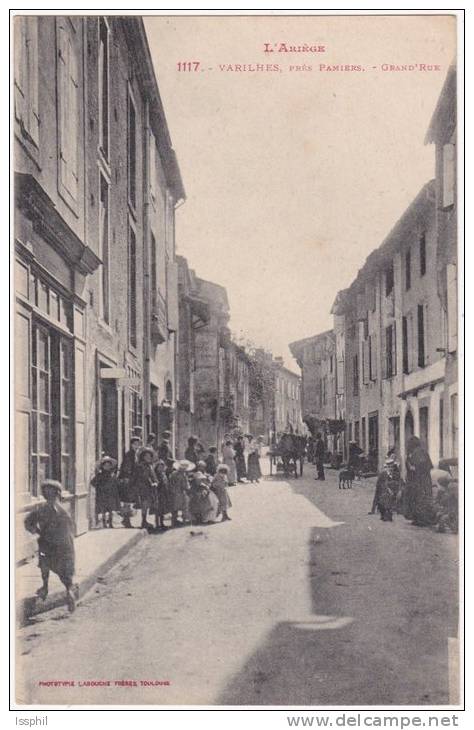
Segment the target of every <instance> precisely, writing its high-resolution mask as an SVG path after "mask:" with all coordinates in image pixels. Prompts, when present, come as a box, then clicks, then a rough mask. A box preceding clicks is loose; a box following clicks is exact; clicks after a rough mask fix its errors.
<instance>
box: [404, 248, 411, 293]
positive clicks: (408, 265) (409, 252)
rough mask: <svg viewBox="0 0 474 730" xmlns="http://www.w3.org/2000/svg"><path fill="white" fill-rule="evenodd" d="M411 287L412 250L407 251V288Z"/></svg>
mask: <svg viewBox="0 0 474 730" xmlns="http://www.w3.org/2000/svg"><path fill="white" fill-rule="evenodd" d="M410 288H411V251H410V250H408V251H407V252H406V253H405V289H406V291H408V290H409V289H410Z"/></svg>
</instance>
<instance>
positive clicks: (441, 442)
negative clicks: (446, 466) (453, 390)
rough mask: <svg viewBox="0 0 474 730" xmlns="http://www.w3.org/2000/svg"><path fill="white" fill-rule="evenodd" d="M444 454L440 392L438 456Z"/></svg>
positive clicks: (442, 411) (442, 407)
mask: <svg viewBox="0 0 474 730" xmlns="http://www.w3.org/2000/svg"><path fill="white" fill-rule="evenodd" d="M443 455H444V398H443V395H442V394H441V396H440V399H439V457H440V459H442V458H443Z"/></svg>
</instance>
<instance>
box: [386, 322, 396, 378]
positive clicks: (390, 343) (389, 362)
mask: <svg viewBox="0 0 474 730" xmlns="http://www.w3.org/2000/svg"><path fill="white" fill-rule="evenodd" d="M396 346H397V338H396V332H395V323H393V324H391V325H389V326H388V327H386V328H385V377H386V378H392V377H393V376H394V375H396V373H397V350H396Z"/></svg>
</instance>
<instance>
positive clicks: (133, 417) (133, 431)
mask: <svg viewBox="0 0 474 730" xmlns="http://www.w3.org/2000/svg"><path fill="white" fill-rule="evenodd" d="M142 420H143V419H142V399H141V398H140V393H139V392H138V390H135V389H133V388H131V389H130V392H129V414H128V422H129V435H130V438H131V437H132V436H136V435H137V434H140V433H141V431H140V429H141V428H142Z"/></svg>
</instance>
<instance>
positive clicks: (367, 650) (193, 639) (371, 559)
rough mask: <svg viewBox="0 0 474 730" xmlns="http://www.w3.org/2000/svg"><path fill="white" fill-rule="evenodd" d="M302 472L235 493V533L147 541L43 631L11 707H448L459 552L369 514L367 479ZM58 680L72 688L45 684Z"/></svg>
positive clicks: (41, 623) (43, 622)
mask: <svg viewBox="0 0 474 730" xmlns="http://www.w3.org/2000/svg"><path fill="white" fill-rule="evenodd" d="M305 472H306V473H305V476H304V478H303V479H299V480H298V481H295V480H293V479H292V480H290V481H284V480H283V479H282V477H281V476H278V477H275V476H274V477H266V478H265V479H264V480H263V481H262V482H261V483H260V484H241V485H238V486H237V487H233V488H231V489H230V490H229V492H230V494H231V499H232V502H233V508H232V510H231V511H230V514H231V517H232V521H231V522H227V523H225V524H218V525H213V526H208V527H202V528H201V527H192V528H184V529H179V530H169V531H168V532H167V533H165V534H164V535H157V536H154V535H151V536H149V537H148V538H147V539H145V540H143V541H141V542H140V543H139V545H138V546H137V547H135V548H134V549H133V551H132V552H131V553H129V554H128V555H127V556H126V557H125V558H124V559H123V560H122V561H121V562H120V563H119V564H118V565H117V566H116V567H115V568H114V569H113V570H112V571H111V572H110V573H108V574H107V575H106V576H104V578H103V579H102V580H101V581H100V582H99V583H98V584H97V585H96V587H95V588H94V589H93V590H92V591H91V592H90V593H89V594H88V595H87V596H86V597H85V598H84V599H83V600H82V601H81V602H80V604H79V605H78V608H77V611H76V613H75V614H73V615H69V614H68V613H67V611H66V609H57V610H54V611H51V612H49V613H48V614H43V615H42V616H39V617H36V618H35V619H33V620H32V622H31V624H30V625H29V626H27V627H25V628H24V629H21V630H20V632H19V634H20V642H19V647H20V648H19V653H20V656H19V658H18V662H19V665H20V667H21V671H22V673H23V678H24V682H25V683H24V686H23V687H22V688H21V689H20V690H19V692H18V696H17V701H18V702H27V703H49V702H53V703H54V704H60V703H61V704H62V703H65V704H67V703H70V704H75V703H81V704H95V703H97V702H100V703H114V704H134V703H141V704H150V705H155V704H156V705H160V704H210V705H241V704H259V705H281V704H285V705H293V704H294V705H298V704H305V705H309V704H311V705H326V706H333V705H341V704H344V705H370V704H379V705H380V704H382V705H385V704H386V705H389V704H396V705H404V704H416V705H419V704H427V705H437V704H446V703H448V701H449V697H448V639H449V638H450V637H455V636H457V606H456V605H455V600H456V598H455V597H456V595H457V585H456V583H457V570H458V566H457V557H456V555H457V538H456V537H455V536H454V535H450V534H444V535H443V534H438V533H436V532H434V531H431V530H429V529H419V528H415V527H413V526H411V525H410V524H409V523H408V522H406V521H405V520H404V519H403V517H398V516H395V518H394V522H393V523H392V524H390V523H383V522H381V521H380V519H379V518H378V516H369V515H367V512H368V511H369V509H370V505H371V500H372V495H373V487H374V483H373V480H367V481H365V482H362V483H359V482H355V484H354V488H353V489H352V490H346V491H340V490H339V489H338V488H337V483H336V476H337V472H334V471H329V472H328V473H327V480H326V482H324V483H321V482H317V481H314V479H313V472H314V469H313V468H312V467H308V466H307V465H306V466H305ZM38 577H39V576H38ZM86 668H87V669H86ZM55 680H56V681H57V680H61V681H63V682H64V681H67V680H70V681H72V680H74V681H75V684H76V686H75V687H70V688H66V687H63V688H58V687H41V686H39V682H40V681H43V682H45V681H55ZM116 680H130V681H133V680H134V681H135V682H136V683H137V685H138V686H132V687H122V686H114V681H116ZM140 680H146V681H149V682H153V681H157V680H158V681H161V682H166V681H169V686H166V685H162V686H147V687H144V686H140ZM87 681H95V682H98V681H110V684H111V686H109V687H108V686H99V687H97V686H96V687H87V686H79V683H80V682H81V683H84V682H87ZM53 698H54V699H53Z"/></svg>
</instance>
